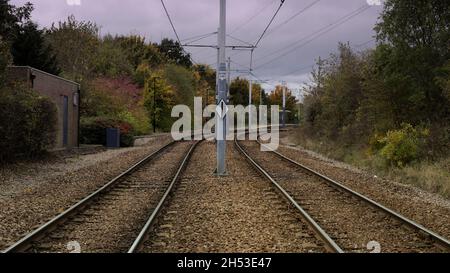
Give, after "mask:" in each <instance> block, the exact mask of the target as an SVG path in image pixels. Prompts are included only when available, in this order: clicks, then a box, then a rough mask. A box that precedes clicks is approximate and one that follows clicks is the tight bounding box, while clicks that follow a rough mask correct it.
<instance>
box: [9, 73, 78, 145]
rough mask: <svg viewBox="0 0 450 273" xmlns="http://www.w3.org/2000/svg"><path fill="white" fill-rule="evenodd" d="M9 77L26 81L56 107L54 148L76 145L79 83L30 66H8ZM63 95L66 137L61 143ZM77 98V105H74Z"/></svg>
mask: <svg viewBox="0 0 450 273" xmlns="http://www.w3.org/2000/svg"><path fill="white" fill-rule="evenodd" d="M8 74H9V78H10V79H13V80H16V81H17V80H22V81H25V82H27V83H28V84H29V85H30V87H31V88H32V89H33V90H36V91H37V92H39V93H40V94H42V95H43V96H46V97H48V98H50V99H51V100H52V101H53V102H54V103H55V104H56V107H57V109H58V124H57V138H56V143H55V148H73V147H77V146H78V125H79V124H78V117H79V98H78V99H76V97H77V96H78V91H79V85H78V84H77V83H75V82H72V81H68V80H65V79H63V78H60V77H57V76H54V75H51V74H48V73H46V72H43V71H40V70H37V69H34V68H31V67H10V68H9V73H8ZM64 96H67V98H68V138H67V145H64V143H63V115H64ZM75 100H78V105H75V103H74V102H75Z"/></svg>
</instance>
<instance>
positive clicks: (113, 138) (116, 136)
mask: <svg viewBox="0 0 450 273" xmlns="http://www.w3.org/2000/svg"><path fill="white" fill-rule="evenodd" d="M106 147H108V148H120V129H118V128H108V129H106Z"/></svg>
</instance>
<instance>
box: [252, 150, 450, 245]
mask: <svg viewBox="0 0 450 273" xmlns="http://www.w3.org/2000/svg"><path fill="white" fill-rule="evenodd" d="M257 142H258V144H259V145H264V144H263V143H261V142H260V141H257ZM271 152H272V153H273V154H275V155H277V156H278V157H280V158H281V159H283V160H285V161H287V162H289V163H291V164H293V165H295V166H297V167H300V168H302V169H304V170H306V171H307V172H309V173H311V174H313V175H315V176H317V177H320V178H322V179H323V180H324V181H326V182H327V183H328V184H329V185H331V186H333V187H335V188H337V189H339V190H342V191H344V192H347V193H349V194H350V195H352V196H355V197H357V198H358V199H360V200H362V201H364V202H366V203H367V204H369V205H371V206H372V207H374V208H376V209H379V210H381V211H383V212H384V213H386V214H388V215H390V216H392V217H394V218H395V219H397V220H399V221H400V222H402V223H404V224H407V225H408V226H410V227H412V228H413V229H415V230H418V231H420V232H422V233H425V234H426V235H428V236H429V237H430V238H431V239H432V240H433V241H435V242H436V243H437V244H439V245H440V246H442V247H444V248H445V249H447V250H450V241H449V240H448V239H446V238H444V237H443V236H440V235H439V234H437V233H435V232H433V231H431V230H429V229H427V228H426V227H424V226H422V225H420V224H418V223H416V222H414V221H413V220H411V219H408V218H407V217H405V216H403V215H401V214H399V213H397V212H395V211H393V210H392V209H390V208H388V207H385V206H383V205H381V204H380V203H378V202H376V201H374V200H372V199H370V198H368V197H366V196H364V195H362V194H360V193H358V192H356V191H354V190H352V189H350V188H349V187H346V186H344V185H343V184H341V183H339V182H337V181H335V180H333V179H331V178H329V177H327V176H325V175H323V174H321V173H319V172H317V171H315V170H313V169H311V168H309V167H307V166H305V165H303V164H301V163H299V162H297V161H295V160H293V159H291V158H289V157H287V156H285V155H283V154H281V153H279V152H277V151H271Z"/></svg>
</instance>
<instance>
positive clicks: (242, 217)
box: [143, 142, 325, 253]
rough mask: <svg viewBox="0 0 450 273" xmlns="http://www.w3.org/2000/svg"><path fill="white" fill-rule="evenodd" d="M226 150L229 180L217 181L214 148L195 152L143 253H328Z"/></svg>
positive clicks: (232, 150) (204, 147) (233, 151)
mask: <svg viewBox="0 0 450 273" xmlns="http://www.w3.org/2000/svg"><path fill="white" fill-rule="evenodd" d="M228 147H229V148H228V154H227V157H228V171H229V175H228V176H226V177H221V178H218V177H216V176H214V175H213V172H214V168H215V146H214V144H213V143H209V142H203V143H201V144H200V146H199V147H197V149H196V151H195V152H194V154H193V156H192V159H191V161H190V163H189V164H188V166H187V169H186V171H185V172H184V174H183V175H182V178H181V180H180V184H179V186H178V188H177V189H176V191H175V192H174V193H173V196H172V198H171V199H170V201H169V203H168V205H167V206H166V208H165V209H164V210H163V211H162V212H161V214H160V217H159V221H158V223H157V224H156V225H155V227H154V228H153V230H152V231H151V232H150V233H149V240H148V241H147V242H146V243H144V248H143V252H149V253H166V252H175V253H188V252H195V253H217V252H219V253H233V252H238V253H242V252H244V253H255V252H263V253H264V252H280V253H286V252H299V253H305V252H324V251H325V249H324V246H323V244H322V242H320V241H319V240H318V239H316V238H315V237H314V234H313V233H312V232H311V231H310V229H309V228H308V227H307V226H306V225H305V224H304V223H303V222H302V220H301V219H300V218H299V216H298V214H297V212H295V211H292V210H289V209H288V205H287V203H286V202H285V201H284V199H282V198H280V196H279V195H277V194H276V192H275V190H274V188H273V187H272V185H271V184H269V183H268V182H266V181H265V180H264V179H262V178H261V177H260V176H259V174H258V173H256V172H255V171H254V170H253V168H252V167H251V165H249V164H248V163H247V161H246V160H245V159H244V158H243V157H242V155H240V154H239V152H238V151H237V150H236V149H235V148H234V145H233V143H231V142H230V143H229V145H228Z"/></svg>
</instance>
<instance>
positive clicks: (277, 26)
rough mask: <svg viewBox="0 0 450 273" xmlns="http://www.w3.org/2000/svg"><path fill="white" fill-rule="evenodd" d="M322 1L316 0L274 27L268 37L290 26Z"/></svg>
mask: <svg viewBox="0 0 450 273" xmlns="http://www.w3.org/2000/svg"><path fill="white" fill-rule="evenodd" d="M320 1H321V0H315V1H313V2H311V3H310V4H308V5H307V6H306V7H304V8H302V9H301V10H300V11H298V12H296V13H295V14H294V15H292V16H291V17H289V18H288V19H286V20H285V21H283V22H281V23H280V24H278V25H276V26H274V27H273V28H272V29H271V30H270V31H268V32H267V34H266V37H267V36H269V35H271V34H272V33H274V32H275V31H276V30H278V29H280V28H281V27H283V26H285V25H286V24H288V23H289V22H291V21H292V20H294V19H295V18H296V17H298V16H299V15H301V14H303V13H304V12H306V11H307V10H309V9H310V8H312V7H313V6H315V5H316V4H318V3H319V2H320Z"/></svg>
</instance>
